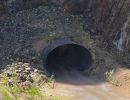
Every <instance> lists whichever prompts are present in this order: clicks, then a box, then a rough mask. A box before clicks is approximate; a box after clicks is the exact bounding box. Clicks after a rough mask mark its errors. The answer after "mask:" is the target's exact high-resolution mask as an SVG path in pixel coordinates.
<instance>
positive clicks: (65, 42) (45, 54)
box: [41, 39, 93, 71]
mask: <svg viewBox="0 0 130 100" xmlns="http://www.w3.org/2000/svg"><path fill="white" fill-rule="evenodd" d="M65 45H71V46H77V47H79V49H80V48H81V51H82V49H83V50H84V52H86V53H87V55H88V56H89V57H90V59H89V60H88V62H87V61H86V64H85V60H86V58H87V56H85V59H84V61H82V65H81V66H83V67H82V68H79V69H82V71H83V70H85V69H86V70H88V68H90V67H91V64H92V62H93V61H92V56H91V53H90V52H89V50H87V48H85V47H83V46H82V45H80V44H78V43H76V42H74V41H71V40H65V39H62V40H55V41H52V42H50V43H48V44H47V46H45V47H44V48H43V50H42V52H41V56H42V59H43V64H44V66H45V67H47V64H46V63H47V62H46V61H47V58H48V56H49V54H50V53H51V52H52V51H53V50H55V49H56V48H58V47H61V46H65ZM86 53H85V54H86ZM79 59H80V58H79ZM89 61H90V62H89Z"/></svg>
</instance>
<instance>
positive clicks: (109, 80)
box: [105, 69, 119, 85]
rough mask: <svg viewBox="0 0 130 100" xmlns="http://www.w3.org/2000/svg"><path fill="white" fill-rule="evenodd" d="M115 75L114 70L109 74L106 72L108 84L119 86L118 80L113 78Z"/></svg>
mask: <svg viewBox="0 0 130 100" xmlns="http://www.w3.org/2000/svg"><path fill="white" fill-rule="evenodd" d="M113 74H114V69H113V70H110V71H109V72H106V73H105V76H106V80H107V81H108V82H110V83H111V84H113V85H118V84H119V82H118V80H116V79H114V78H113Z"/></svg>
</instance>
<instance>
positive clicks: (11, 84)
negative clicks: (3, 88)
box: [8, 79, 13, 87]
mask: <svg viewBox="0 0 130 100" xmlns="http://www.w3.org/2000/svg"><path fill="white" fill-rule="evenodd" d="M8 86H9V87H11V86H13V81H12V80H11V79H9V80H8Z"/></svg>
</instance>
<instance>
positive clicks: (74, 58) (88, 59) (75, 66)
mask: <svg viewBox="0 0 130 100" xmlns="http://www.w3.org/2000/svg"><path fill="white" fill-rule="evenodd" d="M43 52H44V53H43V62H44V65H45V67H46V70H47V71H48V72H55V73H57V72H58V71H59V72H61V71H63V69H65V70H78V71H84V70H87V69H89V67H90V66H91V64H92V56H91V53H90V52H89V50H88V49H86V48H85V47H83V46H81V45H78V44H76V43H71V42H70V43H61V44H60V45H59V44H58V45H54V46H52V45H51V46H48V47H47V49H45V50H44V51H43Z"/></svg>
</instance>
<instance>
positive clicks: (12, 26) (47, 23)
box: [0, 6, 83, 66]
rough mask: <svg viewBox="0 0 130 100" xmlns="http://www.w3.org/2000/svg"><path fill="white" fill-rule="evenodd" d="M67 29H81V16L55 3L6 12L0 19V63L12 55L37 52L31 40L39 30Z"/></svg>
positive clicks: (6, 60) (47, 31)
mask: <svg viewBox="0 0 130 100" xmlns="http://www.w3.org/2000/svg"><path fill="white" fill-rule="evenodd" d="M63 24H64V25H63ZM80 24H81V25H80ZM76 25H78V27H77V26H76ZM61 26H65V27H66V26H67V27H66V28H67V29H64V27H61ZM75 28H76V29H77V30H75ZM66 31H67V33H68V34H72V33H73V34H76V32H77V33H79V32H80V33H81V32H82V31H83V30H82V16H72V15H70V14H67V13H65V12H64V10H63V9H62V8H60V7H54V6H51V7H42V6H41V7H39V8H35V9H30V10H25V11H20V12H18V13H16V14H15V15H11V16H8V17H7V18H5V19H4V20H2V21H0V59H1V60H0V66H1V65H5V64H6V63H7V62H9V61H10V60H11V59H14V58H18V57H22V58H24V59H28V58H29V59H30V58H31V57H32V56H36V55H35V53H34V50H33V47H32V42H33V41H34V40H35V38H36V37H38V36H40V35H41V34H42V35H44V34H47V35H50V36H51V35H52V34H55V33H61V32H64V33H66Z"/></svg>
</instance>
